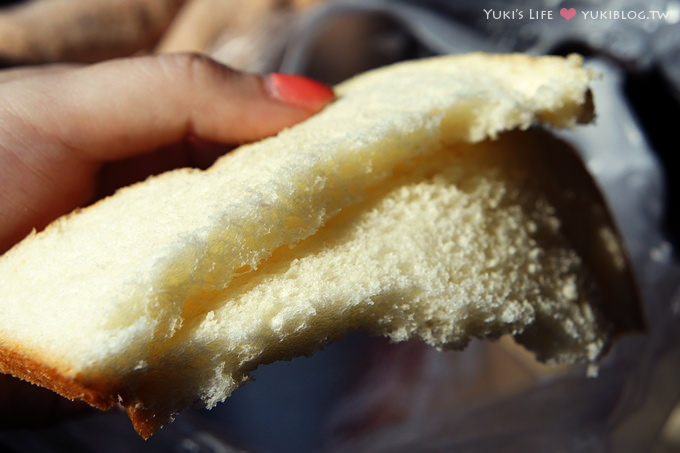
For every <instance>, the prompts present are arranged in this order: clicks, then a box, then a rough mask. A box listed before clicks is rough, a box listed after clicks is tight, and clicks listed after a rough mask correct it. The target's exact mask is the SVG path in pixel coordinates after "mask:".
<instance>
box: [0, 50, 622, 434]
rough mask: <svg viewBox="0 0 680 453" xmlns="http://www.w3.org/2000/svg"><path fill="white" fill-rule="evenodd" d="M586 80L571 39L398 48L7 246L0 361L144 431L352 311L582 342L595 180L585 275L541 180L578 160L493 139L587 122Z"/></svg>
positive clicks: (598, 328)
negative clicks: (550, 43)
mask: <svg viewBox="0 0 680 453" xmlns="http://www.w3.org/2000/svg"><path fill="white" fill-rule="evenodd" d="M590 78H591V75H590V74H589V73H588V71H586V70H584V69H583V68H582V67H581V60H580V58H578V57H576V56H572V57H569V58H567V59H563V58H557V57H543V58H534V57H528V56H523V55H482V54H471V55H464V56H452V57H441V58H434V59H430V60H424V61H419V62H413V63H404V64H400V65H395V66H393V67H389V68H386V69H380V70H377V71H374V72H371V73H368V74H365V75H363V76H360V77H357V78H355V79H354V80H351V81H349V82H346V83H345V84H342V85H341V86H339V87H338V88H337V94H338V97H339V98H338V100H337V101H336V102H335V103H333V104H332V105H330V106H329V107H328V108H326V109H325V110H324V111H323V112H321V113H320V114H319V115H317V116H315V117H313V118H311V119H310V120H308V121H306V122H304V123H303V124H300V125H298V126H296V127H293V128H291V129H289V130H286V131H284V132H282V133H281V134H279V135H278V136H277V137H275V138H272V139H268V140H264V141H262V142H259V143H255V144H252V145H248V146H243V147H241V148H240V149H238V150H236V151H235V152H232V153H230V154H229V155H227V156H225V157H224V158H222V159H220V160H219V161H218V162H217V163H216V164H215V165H214V166H213V167H212V168H210V169H209V170H207V171H199V170H193V169H183V170H178V171H174V172H171V173H166V174H163V175H161V176H158V177H154V178H150V179H149V180H147V181H145V182H144V183H141V184H137V185H134V186H132V187H130V188H126V189H123V190H120V191H119V192H118V193H116V194H115V195H114V196H113V197H110V198H108V199H105V200H103V201H100V202H99V203H97V204H96V205H94V206H92V207H89V208H87V209H84V210H81V211H79V212H75V213H73V214H71V215H69V216H66V217H64V218H61V219H58V220H57V221H55V222H54V223H53V224H52V225H50V226H49V227H48V228H47V229H46V230H45V231H43V232H40V233H34V234H31V235H30V236H29V237H27V238H26V239H25V240H24V241H22V242H21V243H19V244H18V245H17V246H15V247H14V248H13V249H11V250H10V251H8V252H7V253H6V254H5V255H4V256H2V257H1V258H0V313H2V315H1V316H0V371H3V372H7V373H12V374H14V375H16V376H19V377H22V378H24V379H27V380H29V381H32V382H35V383H38V384H40V385H44V386H46V387H49V388H52V389H54V390H56V391H58V392H60V393H61V394H63V395H65V396H67V397H69V398H80V399H83V400H85V401H87V402H89V403H90V404H92V405H95V406H97V407H100V408H108V407H111V406H113V405H115V404H118V403H120V404H121V405H123V406H124V407H125V408H126V409H127V411H128V414H129V415H130V418H131V419H132V421H133V423H134V425H135V428H136V429H137V431H138V432H139V433H140V434H141V435H142V436H144V437H148V436H149V435H151V434H152V433H153V432H154V431H155V430H157V429H158V428H159V427H161V426H162V425H163V424H165V423H167V422H168V421H169V420H171V419H172V417H173V416H174V414H176V413H177V412H178V411H180V410H181V409H182V408H184V407H186V406H187V405H189V404H191V403H192V402H194V401H195V400H197V399H201V400H203V401H204V402H205V404H206V405H207V406H209V407H210V406H213V405H214V404H216V403H217V402H218V401H221V400H223V399H224V398H226V397H227V396H228V395H229V394H230V393H231V392H232V391H234V390H235V389H236V388H237V387H238V386H239V385H241V384H242V383H243V382H245V381H246V380H247V373H248V372H249V371H251V370H252V369H254V368H255V367H257V365H258V364H260V363H266V362H271V361H273V360H279V359H288V358H291V357H293V356H294V355H297V354H302V353H309V352H310V351H312V350H313V349H315V348H317V347H318V346H319V345H320V344H323V343H324V342H326V341H327V340H329V339H333V338H338V337H341V336H342V335H344V334H345V333H347V332H348V331H350V330H355V329H367V330H370V331H373V332H376V333H381V334H385V335H389V336H390V337H392V338H393V339H395V340H405V339H410V338H421V339H423V340H425V341H427V342H428V343H430V344H432V345H434V346H437V347H445V346H446V347H463V346H464V345H465V344H466V343H467V342H468V341H469V339H470V338H472V337H485V336H490V337H497V336H499V335H501V334H505V333H512V334H515V335H524V336H523V337H522V338H524V342H525V343H526V344H527V345H528V346H529V347H531V348H532V349H533V350H534V351H536V352H537V353H538V354H539V355H540V356H541V357H543V358H546V359H547V358H554V359H557V360H565V361H575V360H594V359H596V358H597V357H598V356H599V355H600V354H601V352H602V351H603V349H604V347H605V345H606V344H607V341H608V338H609V334H610V332H611V329H612V326H611V323H610V320H608V319H606V317H605V316H603V315H602V313H604V312H606V310H603V309H602V307H605V308H606V304H603V303H602V302H601V301H600V297H599V296H600V293H608V292H611V291H614V290H611V291H610V290H609V289H607V288H614V287H616V284H611V282H616V281H617V279H619V278H621V277H622V276H625V273H626V272H627V269H626V263H625V259H624V258H623V255H622V252H621V250H620V249H619V248H618V245H617V244H618V243H617V242H616V239H615V238H616V234H615V232H614V231H613V230H612V229H611V228H609V227H608V224H607V220H606V213H605V210H604V208H603V207H602V205H601V204H598V203H599V201H597V200H598V198H597V191H596V189H595V188H594V186H593V185H592V183H591V184H590V185H589V186H588V187H586V188H585V189H578V190H584V191H585V193H586V194H587V195H586V196H585V197H582V198H584V199H587V200H595V201H592V203H591V204H590V205H589V206H591V207H593V206H594V207H593V208H592V210H593V212H595V211H597V213H596V214H593V216H595V217H597V219H598V220H597V221H594V223H592V224H593V225H598V226H597V235H596V236H597V237H598V238H600V237H607V238H614V239H612V240H609V241H605V242H606V244H607V245H606V246H599V248H598V250H604V251H602V252H601V253H600V252H598V253H600V258H598V259H600V261H602V262H603V263H605V264H604V266H605V267H607V270H606V271H605V274H606V275H607V276H608V277H607V278H609V280H608V281H609V283H606V282H605V284H604V286H603V285H602V284H600V287H599V289H598V284H596V280H597V278H594V277H593V275H594V274H595V275H596V274H597V272H598V271H597V270H595V271H594V273H593V272H591V271H589V270H588V269H587V266H585V265H584V261H583V259H582V256H583V255H582V254H581V256H580V255H579V253H578V247H576V248H575V246H573V245H572V244H571V243H570V242H569V240H568V238H566V237H565V234H564V231H563V230H564V228H562V226H563V223H564V222H563V220H564V218H563V216H562V217H561V216H560V215H558V213H557V211H556V210H557V209H558V208H559V205H560V204H561V203H562V202H560V201H559V200H560V196H559V195H558V196H556V197H553V199H550V197H548V196H546V194H547V193H549V192H550V190H544V187H543V186H545V185H550V183H551V181H553V182H554V181H556V180H557V181H562V179H564V178H562V179H560V178H559V177H558V176H555V174H559V172H560V171H565V172H566V174H567V175H568V176H567V178H566V179H567V180H569V178H571V176H572V173H578V172H579V171H580V172H581V173H584V172H583V170H582V168H580V167H578V165H576V164H569V165H571V167H574V165H576V167H578V169H577V170H573V171H571V170H569V171H567V170H566V168H569V165H567V166H566V167H560V168H559V169H558V170H555V169H554V168H553V169H552V170H550V171H551V172H552V173H545V172H547V171H548V170H546V169H549V168H550V167H551V165H552V164H551V162H553V160H555V161H560V162H561V161H564V160H565V159H566V160H567V161H568V162H573V161H574V160H575V157H573V156H572V157H571V158H568V157H557V156H564V155H567V154H569V152H568V151H565V150H564V148H565V146H564V145H562V144H560V143H559V142H557V141H555V140H554V139H552V138H550V137H546V136H544V135H542V134H540V133H538V132H535V133H531V134H528V135H527V133H519V134H509V135H502V136H501V137H500V139H499V140H497V141H489V140H487V139H489V138H494V137H496V136H498V134H500V133H501V132H503V131H506V130H511V129H516V128H519V129H526V128H527V127H529V126H530V125H532V124H534V123H536V122H538V121H543V122H546V123H548V124H552V125H554V126H560V127H561V126H571V125H573V124H575V123H576V122H577V121H578V120H582V119H590V118H591V117H592V105H591V104H590V103H589V91H588V84H589V80H590ZM474 143H477V144H475V145H472V144H474ZM537 148H538V153H536V152H535V151H536V149H537ZM542 148H546V149H542ZM560 149H562V151H560ZM553 153H554V154H553ZM541 156H548V157H547V158H546V157H541ZM569 159H571V160H569ZM576 167H574V168H576ZM544 173H545V177H540V178H535V177H534V176H535V175H536V174H540V175H543V174H544ZM578 178H581V179H578ZM583 178H584V177H583V176H580V177H577V178H576V179H577V180H579V181H580V180H582V179H583ZM586 179H587V178H586ZM553 192H556V193H558V194H559V193H562V191H561V188H558V190H556V191H553ZM565 193H572V194H573V193H574V190H572V189H569V190H567V191H566V192H565ZM562 198H564V199H569V200H571V199H572V198H573V197H569V196H567V197H562ZM555 200H557V201H555ZM563 201H564V200H563ZM565 203H566V204H569V203H570V202H569V201H566V202H565ZM562 204H564V203H562ZM589 209H590V208H589ZM579 221H581V220H579ZM586 223H587V222H586ZM603 231H604V232H603ZM585 236H588V234H587V233H586V234H585ZM588 237H590V236H588ZM596 240H599V239H596ZM605 242H602V241H600V243H605ZM585 248H586V249H588V247H585ZM617 257H618V258H617ZM596 261H597V259H596ZM608 263H614V264H611V265H610V264H608ZM607 278H605V280H607ZM623 305H624V306H628V305H630V304H628V303H626V304H623ZM624 311H625V310H624Z"/></svg>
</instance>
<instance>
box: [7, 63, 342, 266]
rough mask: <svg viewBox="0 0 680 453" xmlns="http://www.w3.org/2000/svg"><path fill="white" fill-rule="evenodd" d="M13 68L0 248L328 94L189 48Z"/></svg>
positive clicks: (290, 118) (289, 120) (201, 160)
mask: <svg viewBox="0 0 680 453" xmlns="http://www.w3.org/2000/svg"><path fill="white" fill-rule="evenodd" d="M19 74H21V76H18V77H14V78H10V80H5V81H4V82H0V99H2V100H3V102H2V106H1V107H0V253H3V252H5V251H6V250H7V249H9V248H10V247H11V246H12V245H13V244H14V243H16V242H18V241H19V240H21V239H22V238H23V237H24V236H26V234H28V233H29V232H30V231H31V230H32V229H37V230H40V229H42V228H44V227H45V226H46V225H47V224H48V223H49V222H51V221H52V220H54V219H55V218H57V217H58V216H60V215H62V214H65V213H68V212H70V211H72V210H73V209H74V208H76V207H79V206H83V205H86V204H88V203H90V202H92V201H93V200H95V199H96V198H98V197H101V196H103V195H108V194H110V193H112V192H113V191H114V190H115V189H116V188H117V187H120V186H123V185H127V184H129V183H131V182H134V181H138V180H141V179H144V178H145V177H146V176H148V175H149V174H153V173H159V172H162V171H164V170H168V169H171V168H177V167H183V166H195V167H206V166H208V165H209V164H210V163H211V162H212V160H214V159H215V157H216V156H217V155H219V154H222V153H224V152H226V151H227V150H228V149H229V147H230V146H233V145H236V144H240V143H244V142H250V141H254V140H258V139H261V138H264V137H266V136H269V135H272V134H275V133H276V132H278V131H279V130H281V129H283V128H284V127H287V126H291V125H293V124H295V123H297V122H299V121H301V120H303V119H305V118H307V117H309V116H310V115H312V114H314V113H315V112H317V111H319V110H320V109H321V108H323V106H324V105H325V104H326V103H328V102H330V101H331V100H332V99H333V93H332V91H331V90H330V89H329V88H328V87H326V86H324V85H321V84H318V83H316V82H313V81H309V80H307V79H303V78H299V77H292V76H283V75H279V74H276V75H272V76H265V77H263V76H258V75H253V74H245V73H241V72H238V71H234V70H232V69H229V68H227V67H225V66H222V65H219V64H217V63H215V62H214V61H212V60H210V59H208V58H206V57H202V56H198V55H193V54H179V55H163V56H156V57H141V58H130V59H121V60H112V61H108V62H105V63H99V64H96V65H92V66H87V67H80V68H68V67H66V68H64V67H60V68H57V69H53V70H45V71H36V72H34V73H28V75H27V74H26V73H25V72H23V73H19Z"/></svg>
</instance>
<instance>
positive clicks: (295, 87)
mask: <svg viewBox="0 0 680 453" xmlns="http://www.w3.org/2000/svg"><path fill="white" fill-rule="evenodd" d="M264 80H265V87H266V89H267V92H268V93H269V95H270V96H271V97H272V98H274V99H276V100H277V101H280V102H284V103H286V104H290V105H294V106H296V107H302V108H305V109H308V110H313V111H317V110H321V108H322V107H323V106H325V105H326V104H328V103H329V102H331V101H332V100H333V99H335V94H334V93H333V89H332V88H331V87H329V86H328V85H324V84H323V83H320V82H317V81H316V80H312V79H309V78H307V77H301V76H296V75H291V74H279V73H274V74H269V75H267V76H266V77H265V79H264Z"/></svg>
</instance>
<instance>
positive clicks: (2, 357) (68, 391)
mask: <svg viewBox="0 0 680 453" xmlns="http://www.w3.org/2000/svg"><path fill="white" fill-rule="evenodd" d="M13 346H14V345H8V344H7V343H6V342H5V343H4V344H2V345H0V373H3V374H11V375H12V376H14V377H16V378H19V379H22V380H24V381H27V382H30V383H32V384H35V385H39V386H41V387H45V388H48V389H50V390H52V391H54V392H56V393H58V394H59V395H61V396H63V397H64V398H67V399H69V400H71V401H74V400H81V401H84V402H86V403H87V404H89V405H91V406H93V407H96V408H97V409H101V410H110V409H112V408H114V407H117V406H122V407H124V408H125V410H126V412H127V414H128V416H129V417H130V420H131V421H132V424H133V426H134V428H135V431H137V433H138V434H139V435H140V436H141V437H143V438H144V439H148V438H149V437H151V435H152V434H153V433H154V432H156V431H157V430H158V429H159V428H160V426H159V423H158V421H156V420H154V417H153V415H151V416H150V415H149V413H148V411H146V410H144V408H143V405H141V404H139V402H137V401H134V400H130V401H125V400H123V399H122V398H121V396H120V393H123V392H119V391H118V389H113V388H108V389H103V388H96V387H94V386H92V385H88V384H85V383H83V382H80V381H79V380H78V379H77V377H76V378H73V377H69V376H66V375H64V374H63V373H62V372H60V371H59V370H58V369H57V368H54V367H50V366H47V365H45V364H44V363H41V362H39V361H38V360H36V359H33V358H31V356H30V354H28V353H24V352H21V348H18V347H16V346H14V347H13Z"/></svg>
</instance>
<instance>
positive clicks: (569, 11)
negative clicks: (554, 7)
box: [560, 8, 576, 20]
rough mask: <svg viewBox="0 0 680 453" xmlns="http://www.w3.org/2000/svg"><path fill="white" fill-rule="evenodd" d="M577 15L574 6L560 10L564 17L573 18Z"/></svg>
mask: <svg viewBox="0 0 680 453" xmlns="http://www.w3.org/2000/svg"><path fill="white" fill-rule="evenodd" d="M575 15H576V10H575V9H574V8H569V9H567V8H562V9H561V10H560V16H562V17H564V18H565V19H567V20H571V18H572V17H574V16H575Z"/></svg>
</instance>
